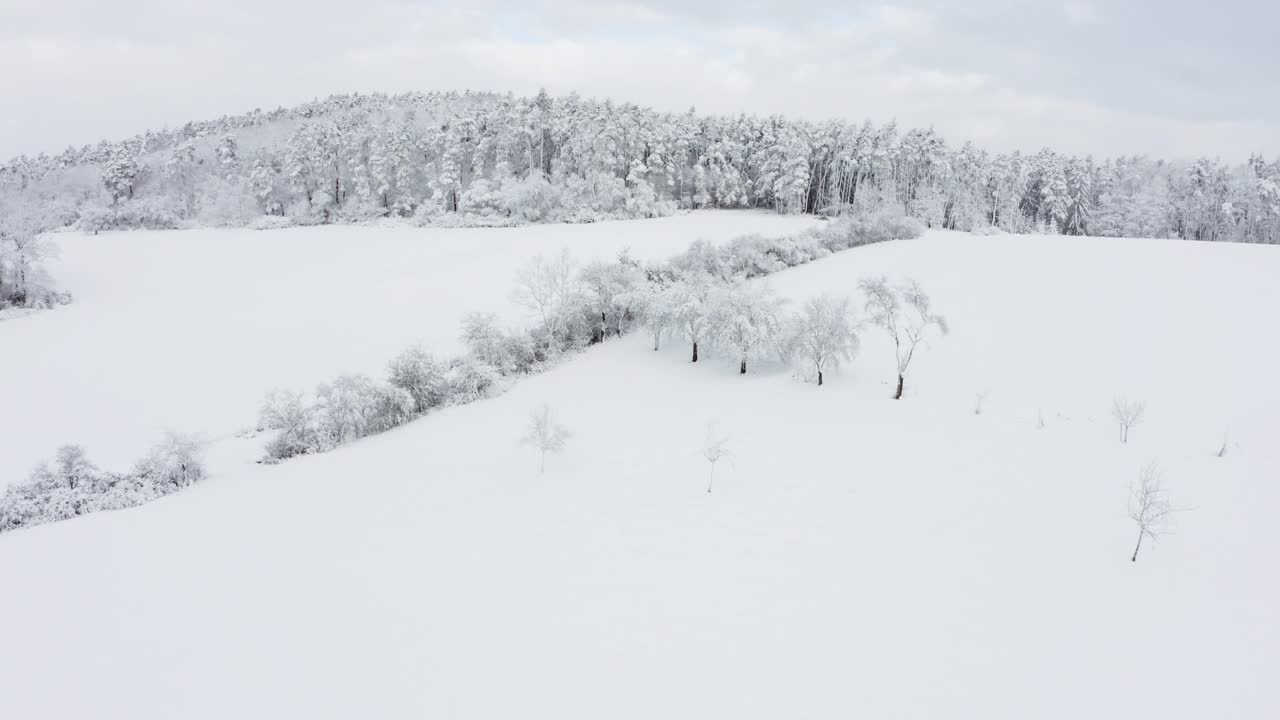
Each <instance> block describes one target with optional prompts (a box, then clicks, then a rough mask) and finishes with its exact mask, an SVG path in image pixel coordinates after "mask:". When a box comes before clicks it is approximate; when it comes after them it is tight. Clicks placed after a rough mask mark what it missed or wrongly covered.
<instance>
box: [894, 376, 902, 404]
mask: <svg viewBox="0 0 1280 720" xmlns="http://www.w3.org/2000/svg"><path fill="white" fill-rule="evenodd" d="M893 399H894V400H901V399H902V374H901V373H899V374H898V392H897V393H895V394H894V396H893Z"/></svg>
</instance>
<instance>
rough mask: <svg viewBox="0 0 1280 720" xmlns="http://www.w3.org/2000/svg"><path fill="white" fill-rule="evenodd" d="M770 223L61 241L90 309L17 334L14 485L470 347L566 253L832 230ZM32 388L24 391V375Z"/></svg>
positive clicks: (79, 306) (744, 218)
mask: <svg viewBox="0 0 1280 720" xmlns="http://www.w3.org/2000/svg"><path fill="white" fill-rule="evenodd" d="M815 222H816V221H815V220H814V219H813V218H812V217H811V216H806V217H804V218H801V217H796V216H783V215H777V214H774V213H768V212H733V211H708V212H697V213H692V214H684V215H679V216H675V217H670V218H661V219H657V220H651V221H643V222H641V221H632V222H606V223H599V224H594V225H541V226H531V227H521V228H497V229H464V230H434V229H431V230H428V229H418V228H370V227H353V226H331V227H318V228H305V229H304V228H297V229H289V230H278V231H271V232H256V231H253V230H203V231H196V230H190V231H175V232H129V233H108V234H104V235H100V236H97V237H94V236H89V235H81V234H66V235H58V236H56V242H57V243H58V244H59V245H60V246H61V250H62V253H61V255H62V257H61V262H59V263H57V264H55V265H54V266H53V267H52V271H53V273H54V274H55V275H56V276H57V278H58V282H59V284H60V285H61V286H62V287H65V288H66V289H67V290H69V291H71V292H72V293H73V294H74V295H75V298H76V300H75V302H74V303H73V304H72V305H70V306H68V307H66V308H60V309H58V310H57V311H55V312H47V313H37V314H34V315H28V316H26V317H20V318H14V319H11V320H6V321H5V322H3V323H0V377H6V378H13V379H15V380H14V381H12V382H10V383H7V384H6V387H5V388H4V390H3V392H0V403H3V406H4V407H6V408H17V409H18V411H17V412H12V411H8V412H0V487H3V486H4V485H6V484H8V483H12V482H17V481H19V480H21V479H23V478H25V477H26V475H27V473H28V472H29V471H30V470H31V467H32V466H33V465H35V464H36V463H37V462H40V461H42V460H44V459H46V458H49V457H51V456H52V454H53V452H54V450H55V449H56V448H57V447H58V446H59V445H62V444H66V443H79V444H81V445H84V446H85V447H86V449H87V450H88V451H89V453H90V455H91V456H92V457H93V458H95V459H96V461H97V462H99V463H100V464H102V465H104V466H106V467H109V468H117V469H121V470H123V469H126V468H127V467H128V465H129V464H130V463H132V462H133V461H134V460H136V459H137V458H138V457H140V456H141V455H142V453H143V452H144V451H145V450H146V448H147V447H149V446H150V445H151V444H152V443H154V442H155V441H156V439H157V438H158V437H159V436H160V435H161V434H162V433H163V432H164V431H165V430H176V431H179V432H186V433H198V434H202V435H204V436H205V437H206V438H209V439H218V438H222V437H227V436H230V435H233V434H235V433H236V432H238V431H240V430H242V429H243V428H245V427H246V426H251V425H252V424H253V422H254V420H255V418H256V417H257V409H258V405H259V403H260V402H261V400H262V396H263V394H264V393H265V392H267V391H268V390H270V389H272V388H274V387H280V386H284V387H293V388H300V389H308V388H311V387H313V386H314V385H315V384H316V383H318V382H321V381H323V380H328V379H331V378H332V377H334V376H335V375H338V374H340V373H343V372H366V373H369V374H371V375H374V376H381V375H382V372H383V369H384V368H385V365H386V363H387V361H388V360H390V359H391V358H392V357H394V356H395V355H396V354H397V353H398V352H400V351H401V350H403V349H404V348H405V347H407V346H409V345H411V344H413V343H415V342H422V343H423V344H424V345H425V346H426V347H428V348H429V349H431V350H433V351H435V352H437V353H438V354H440V355H443V356H447V355H449V354H452V353H453V352H455V351H456V350H458V349H459V343H458V339H457V338H458V330H459V321H460V320H461V318H462V317H463V316H464V315H466V314H467V313H470V312H494V313H498V314H499V316H500V317H502V318H504V319H506V320H509V321H510V322H511V323H513V324H522V323H523V322H524V321H525V315H526V313H524V312H523V311H522V310H521V309H520V308H519V307H517V306H515V305H514V304H513V303H512V302H511V301H510V294H511V291H512V289H513V287H514V280H515V275H516V272H517V271H518V269H519V268H520V267H521V266H522V265H523V264H524V263H525V262H526V261H527V260H528V259H529V258H531V257H533V256H535V255H538V254H545V255H556V254H558V253H560V252H561V251H562V250H563V249H567V250H569V252H570V253H572V255H573V256H574V257H575V258H576V259H577V260H578V261H580V262H586V261H590V260H597V259H600V260H612V259H614V258H615V257H616V256H617V254H618V252H619V251H621V250H623V249H624V248H630V249H631V252H632V254H633V256H635V257H637V258H643V259H654V260H659V259H663V258H665V257H667V256H669V255H672V254H674V253H677V252H680V251H682V250H684V249H685V248H686V247H688V246H689V244H690V243H692V242H693V241H695V240H697V239H699V238H703V239H707V240H710V241H713V242H724V241H726V240H729V239H731V238H733V237H736V236H738V235H743V234H746V233H751V232H758V233H763V234H766V235H782V234H786V233H790V232H797V231H799V230H801V229H803V228H805V227H808V226H810V225H812V224H814V223H815ZM19 378H20V379H21V381H20V382H19V381H17V380H16V379H19Z"/></svg>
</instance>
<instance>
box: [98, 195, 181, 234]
mask: <svg viewBox="0 0 1280 720" xmlns="http://www.w3.org/2000/svg"><path fill="white" fill-rule="evenodd" d="M112 227H113V228H115V229H118V230H134V229H141V230H172V229H173V228H176V227H178V214H177V212H176V211H175V210H174V208H173V206H172V205H171V204H170V201H169V199H168V198H162V197H155V196H144V197H139V198H136V199H133V200H129V201H126V202H122V203H120V204H119V205H118V206H117V207H116V209H115V216H114V219H113V221H112Z"/></svg>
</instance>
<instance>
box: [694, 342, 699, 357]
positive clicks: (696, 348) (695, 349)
mask: <svg viewBox="0 0 1280 720" xmlns="http://www.w3.org/2000/svg"><path fill="white" fill-rule="evenodd" d="M693 361H694V362H698V343H697V342H696V341H695V342H694V343H693Z"/></svg>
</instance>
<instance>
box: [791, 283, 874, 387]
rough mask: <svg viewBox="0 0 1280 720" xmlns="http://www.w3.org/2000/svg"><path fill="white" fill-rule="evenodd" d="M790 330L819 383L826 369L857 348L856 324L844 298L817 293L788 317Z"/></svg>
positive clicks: (854, 351) (841, 360) (798, 350)
mask: <svg viewBox="0 0 1280 720" xmlns="http://www.w3.org/2000/svg"><path fill="white" fill-rule="evenodd" d="M791 333H792V342H793V343H794V349H795V351H796V352H797V353H798V354H799V356H800V357H801V358H802V359H803V360H804V361H805V362H806V363H808V364H810V365H812V366H813V369H814V372H816V373H817V378H818V385H819V386H821V385H822V382H823V374H824V373H825V372H826V371H827V370H830V369H834V368H837V367H839V365H840V363H842V362H845V361H847V360H851V359H853V356H854V355H855V354H856V353H857V351H858V333H857V325H856V323H855V322H854V320H853V315H852V313H851V312H850V309H849V299H848V298H835V297H832V296H830V295H820V296H818V297H816V298H813V299H811V300H809V302H807V303H805V306H804V309H803V310H801V312H800V314H799V315H797V316H796V317H795V318H794V319H793V320H792V330H791Z"/></svg>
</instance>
